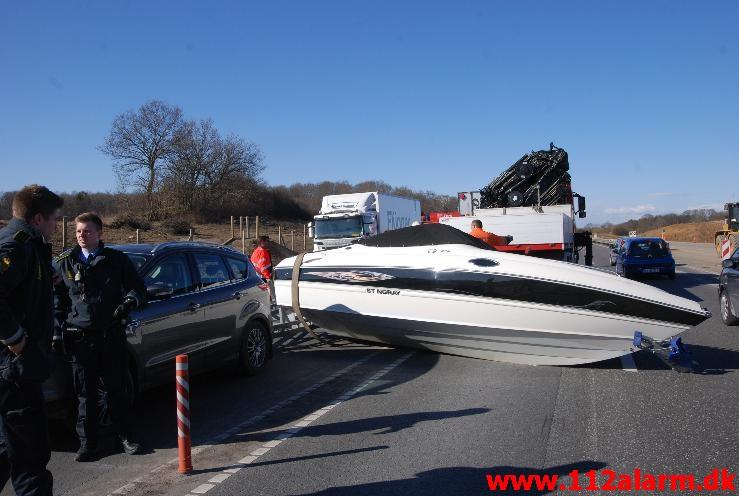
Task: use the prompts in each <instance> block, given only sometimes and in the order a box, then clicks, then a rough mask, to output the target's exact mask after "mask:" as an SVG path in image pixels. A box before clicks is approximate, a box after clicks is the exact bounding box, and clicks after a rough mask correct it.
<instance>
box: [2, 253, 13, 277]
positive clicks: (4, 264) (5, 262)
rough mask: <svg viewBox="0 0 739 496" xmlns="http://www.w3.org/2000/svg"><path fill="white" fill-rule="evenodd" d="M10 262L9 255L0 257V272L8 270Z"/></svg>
mask: <svg viewBox="0 0 739 496" xmlns="http://www.w3.org/2000/svg"><path fill="white" fill-rule="evenodd" d="M10 264H11V261H10V257H9V256H7V255H4V256H3V258H0V274H2V273H3V272H5V271H6V270H8V269H9V268H10Z"/></svg>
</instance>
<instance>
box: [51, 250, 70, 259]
mask: <svg viewBox="0 0 739 496" xmlns="http://www.w3.org/2000/svg"><path fill="white" fill-rule="evenodd" d="M70 253H72V248H70V249H68V250H67V251H63V252H61V253H60V254H59V255H58V256H57V257H56V258H55V259H54V262H61V261H62V260H64V259H65V258H67V257H68V256H69V254H70Z"/></svg>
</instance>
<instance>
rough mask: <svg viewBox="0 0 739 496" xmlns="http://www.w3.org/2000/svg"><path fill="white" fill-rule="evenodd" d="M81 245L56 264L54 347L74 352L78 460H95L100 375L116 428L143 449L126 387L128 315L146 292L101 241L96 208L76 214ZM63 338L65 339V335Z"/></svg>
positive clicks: (127, 444)
mask: <svg viewBox="0 0 739 496" xmlns="http://www.w3.org/2000/svg"><path fill="white" fill-rule="evenodd" d="M75 223H76V237H77V246H76V247H74V248H72V249H71V250H68V251H66V252H64V253H62V254H61V255H60V256H59V257H58V258H57V259H56V260H55V261H54V268H55V269H56V270H57V271H58V272H59V273H60V275H61V278H62V283H60V284H57V285H56V287H55V306H54V314H55V318H56V321H57V328H56V332H55V336H54V343H55V347H56V348H60V347H61V344H62V342H63V343H64V345H65V348H66V352H67V353H68V354H69V355H71V358H72V372H73V374H74V388H75V392H76V393H77V399H78V403H79V404H78V414H77V435H78V436H79V439H80V448H79V450H78V451H77V455H76V457H75V460H77V461H80V462H84V461H91V460H94V459H95V458H96V456H97V449H98V423H99V418H100V412H101V408H100V407H101V401H100V398H99V397H98V387H99V382H100V380H102V383H103V386H104V388H105V391H106V392H107V400H108V405H107V406H108V411H109V415H110V420H111V421H112V424H113V428H114V429H115V433H116V435H117V436H118V438H119V439H120V441H121V444H122V445H123V450H124V451H125V452H126V453H128V454H130V455H133V454H136V453H139V452H140V451H141V448H140V446H139V444H137V443H136V442H134V440H133V438H132V434H133V433H132V432H131V409H130V398H129V397H128V394H127V391H126V389H125V381H126V374H127V371H128V366H129V364H128V360H127V353H126V335H125V331H124V327H125V326H124V319H125V317H126V316H127V314H128V312H130V310H132V309H133V308H135V307H137V306H139V305H141V304H142V303H143V302H144V299H145V297H146V287H145V285H144V281H143V280H142V279H141V277H140V276H139V274H138V272H137V271H136V268H135V267H134V265H133V263H132V262H131V261H130V260H129V258H128V257H127V256H126V255H125V254H124V253H122V252H120V251H117V250H113V249H111V248H107V247H105V246H104V245H103V242H102V241H101V239H100V238H101V236H102V234H103V222H102V220H101V219H100V217H98V215H96V214H94V213H84V214H81V215H79V216H77V218H75ZM62 339H63V341H62Z"/></svg>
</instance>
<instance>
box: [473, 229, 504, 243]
mask: <svg viewBox="0 0 739 496" xmlns="http://www.w3.org/2000/svg"><path fill="white" fill-rule="evenodd" d="M470 236H474V237H476V238H477V239H481V240H483V241H484V242H486V243H487V244H489V245H490V246H501V245H507V244H508V242H507V240H506V239H505V238H504V237H502V236H498V235H496V234H493V233H489V232H487V231H484V230H482V229H481V228H479V227H473V228H472V230H471V231H470Z"/></svg>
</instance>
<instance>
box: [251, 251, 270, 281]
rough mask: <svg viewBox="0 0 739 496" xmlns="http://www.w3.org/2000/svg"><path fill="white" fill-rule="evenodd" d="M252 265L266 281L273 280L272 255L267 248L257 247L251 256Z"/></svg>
mask: <svg viewBox="0 0 739 496" xmlns="http://www.w3.org/2000/svg"><path fill="white" fill-rule="evenodd" d="M251 263H252V264H254V268H255V269H256V270H257V274H259V275H260V276H262V277H263V278H264V279H272V254H270V252H269V250H268V249H267V248H262V247H261V246H257V247H256V248H255V249H254V252H253V253H252V254H251Z"/></svg>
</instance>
